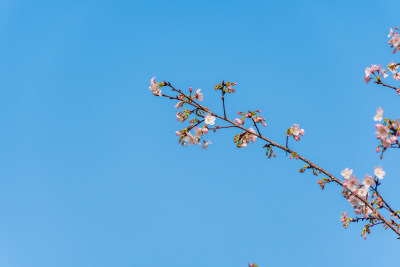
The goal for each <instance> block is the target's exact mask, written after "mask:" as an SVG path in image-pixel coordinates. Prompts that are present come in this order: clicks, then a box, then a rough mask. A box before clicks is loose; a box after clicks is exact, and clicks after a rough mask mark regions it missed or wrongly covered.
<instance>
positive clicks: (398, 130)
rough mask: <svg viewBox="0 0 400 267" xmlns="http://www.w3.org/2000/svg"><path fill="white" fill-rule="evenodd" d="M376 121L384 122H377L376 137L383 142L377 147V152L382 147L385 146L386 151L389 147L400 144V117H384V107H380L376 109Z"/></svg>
mask: <svg viewBox="0 0 400 267" xmlns="http://www.w3.org/2000/svg"><path fill="white" fill-rule="evenodd" d="M374 121H377V122H382V121H383V122H382V123H377V124H375V128H376V132H375V135H376V138H377V139H379V140H380V141H381V144H380V145H379V146H378V147H377V148H376V152H379V151H380V147H383V150H382V152H384V151H385V150H386V149H387V148H389V147H393V146H395V147H398V146H400V144H399V141H398V138H399V136H400V119H397V120H391V119H388V118H384V117H383V109H382V108H381V107H379V108H378V109H377V110H376V115H375V116H374Z"/></svg>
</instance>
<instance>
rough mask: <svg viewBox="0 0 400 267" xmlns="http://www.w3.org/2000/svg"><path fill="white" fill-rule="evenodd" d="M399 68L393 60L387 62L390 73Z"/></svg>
mask: <svg viewBox="0 0 400 267" xmlns="http://www.w3.org/2000/svg"><path fill="white" fill-rule="evenodd" d="M398 68H399V65H398V64H395V63H394V62H391V63H389V65H388V69H389V70H390V71H391V72H392V73H396V72H397V69H398Z"/></svg>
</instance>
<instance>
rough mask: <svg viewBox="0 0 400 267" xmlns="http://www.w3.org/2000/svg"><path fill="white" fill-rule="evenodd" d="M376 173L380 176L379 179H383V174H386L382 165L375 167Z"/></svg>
mask: <svg viewBox="0 0 400 267" xmlns="http://www.w3.org/2000/svg"><path fill="white" fill-rule="evenodd" d="M374 174H375V176H376V177H378V178H379V179H381V180H382V179H383V176H385V175H386V172H385V171H384V170H383V169H382V167H381V166H378V167H375V168H374Z"/></svg>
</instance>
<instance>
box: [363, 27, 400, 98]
mask: <svg viewBox="0 0 400 267" xmlns="http://www.w3.org/2000/svg"><path fill="white" fill-rule="evenodd" d="M394 29H395V31H397V32H395V31H394V30H393V29H392V28H390V31H389V35H388V37H389V38H390V40H389V44H390V46H391V48H394V50H393V53H396V52H397V50H399V49H400V35H399V29H398V28H396V27H394ZM398 68H399V63H394V62H391V63H389V64H388V65H387V69H388V70H389V71H390V72H391V73H392V78H393V79H395V80H396V81H400V73H399V72H397V69H398ZM388 76H389V74H388V73H387V70H385V69H382V66H381V65H371V67H367V68H365V76H364V80H365V82H366V83H369V81H370V80H371V79H374V82H375V83H377V84H381V85H383V86H386V87H389V88H392V89H394V90H396V92H397V93H398V94H399V95H400V88H397V87H394V86H390V85H387V84H384V83H383V82H382V79H381V77H383V78H384V79H386V77H388Z"/></svg>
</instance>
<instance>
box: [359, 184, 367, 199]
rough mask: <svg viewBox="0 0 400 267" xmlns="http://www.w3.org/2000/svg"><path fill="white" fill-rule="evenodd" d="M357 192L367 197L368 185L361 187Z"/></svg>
mask: <svg viewBox="0 0 400 267" xmlns="http://www.w3.org/2000/svg"><path fill="white" fill-rule="evenodd" d="M357 194H358V195H359V196H360V197H366V196H367V194H368V188H367V187H364V186H363V187H360V188H359V189H358V190H357Z"/></svg>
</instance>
